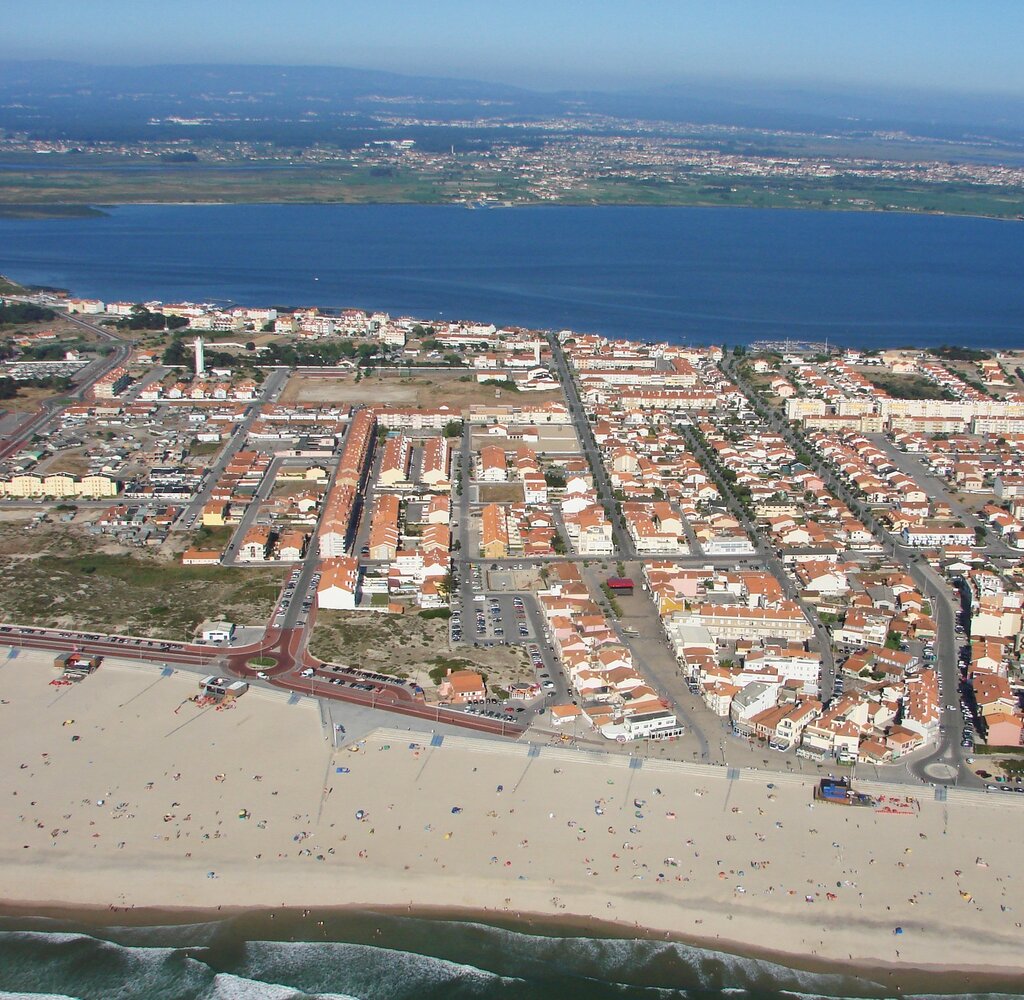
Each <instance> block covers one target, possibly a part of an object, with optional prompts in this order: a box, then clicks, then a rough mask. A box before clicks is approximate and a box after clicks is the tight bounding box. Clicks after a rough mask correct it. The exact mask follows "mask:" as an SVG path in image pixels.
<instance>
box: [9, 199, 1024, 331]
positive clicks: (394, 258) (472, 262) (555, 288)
mask: <svg viewBox="0 0 1024 1000" xmlns="http://www.w3.org/2000/svg"><path fill="white" fill-rule="evenodd" d="M0 272H2V273H5V274H8V275H9V276H11V277H13V278H15V279H18V280H21V281H25V282H29V283H36V284H46V285H56V286H59V287H64V288H68V289H70V290H72V292H73V293H74V294H76V295H85V296H95V297H98V298H104V299H118V300H121V299H123V300H132V301H139V300H142V299H149V298H159V299H163V300H164V301H178V300H181V299H191V300H199V301H219V302H239V303H245V304H268V303H269V304H276V305H318V306H321V307H344V306H355V307H360V308H367V309H383V310H387V311H389V312H391V313H392V314H410V315H415V316H419V317H423V318H428V319H432V318H438V317H441V318H445V319H455V318H459V319H474V320H482V321H489V322H494V323H497V324H499V325H501V324H518V325H522V326H530V327H537V328H543V329H561V328H566V327H568V328H571V329H575V330H578V331H593V332H599V333H604V334H609V335H616V336H629V337H633V338H639V339H669V340H673V341H678V342H694V343H708V342H716V343H722V342H727V343H748V342H750V341H752V340H758V339H763V338H773V339H777V338H785V337H790V338H797V339H805V340H817V341H822V340H825V339H828V340H829V341H830V342H831V343H837V344H839V343H841V344H851V345H859V346H864V347H878V346H892V345H902V344H907V345H921V346H926V345H934V344H941V343H967V344H975V345H981V344H984V345H986V346H990V347H1014V346H1015V347H1020V346H1024V286H1022V283H1021V275H1022V274H1024V223H1018V222H999V221H994V220H989V219H973V218H953V217H941V216H916V215H899V214H882V213H842V212H800V211H763V210H756V209H729V208H707V209H700V208H558V207H545V208H516V209H507V210H476V211H469V210H467V209H465V208H457V207H448V206H445V207H427V206H409V205H220V206H195V205H152V206H149V205H144V206H123V207H119V208H115V209H110V210H109V214H108V215H107V216H105V217H92V218H67V219H39V220H35V219H33V220H22V219H0Z"/></svg>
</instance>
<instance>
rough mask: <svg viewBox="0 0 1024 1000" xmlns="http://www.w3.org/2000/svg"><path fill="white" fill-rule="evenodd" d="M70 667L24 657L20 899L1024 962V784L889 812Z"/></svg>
mask: <svg viewBox="0 0 1024 1000" xmlns="http://www.w3.org/2000/svg"><path fill="white" fill-rule="evenodd" d="M52 676H53V671H52V669H51V667H50V661H49V658H47V657H42V656H38V655H29V654H22V655H21V656H19V657H18V658H17V659H15V660H8V661H6V662H3V661H0V699H2V701H3V704H2V705H0V829H2V830H3V836H2V838H0V882H2V885H3V887H4V888H3V895H4V897H5V898H6V900H7V901H8V902H10V903H21V904H25V903H36V904H37V905H42V904H52V905H56V904H63V905H67V906H75V905H100V906H117V907H122V906H139V907H156V908H164V907H188V908H208V907H210V908H215V907H218V906H224V907H228V906H244V907H257V906H269V907H277V906H281V905H289V906H330V905H345V904H350V905H368V906H382V905H393V906H394V905H398V906H411V907H414V908H416V907H421V906H425V905H432V906H442V907H469V908H473V909H475V910H480V909H488V910H491V911H498V912H501V913H502V914H504V913H508V914H517V913H518V914H523V915H525V914H538V915H543V916H544V917H545V918H549V917H553V916H558V917H564V918H582V919H587V918H597V919H600V920H613V921H619V922H621V923H623V924H625V925H627V926H631V925H636V926H638V927H645V928H652V929H655V930H657V931H659V932H664V933H669V934H672V935H673V936H676V935H680V936H684V937H688V938H694V939H699V940H701V941H710V942H711V943H712V944H716V945H717V946H718V947H720V948H723V949H729V948H730V947H735V948H736V949H737V950H745V949H749V948H754V947H756V948H758V949H766V950H773V951H777V952H780V953H786V954H789V955H794V956H801V957H805V958H808V959H811V958H813V959H814V960H817V961H831V960H842V961H853V962H856V963H858V964H861V965H871V966H876V965H878V964H880V963H889V962H892V963H898V964H901V965H906V966H908V967H923V966H949V967H958V968H965V967H969V966H970V967H986V968H989V969H993V970H996V969H999V970H1005V971H1018V972H1019V971H1020V970H1021V968H1022V966H1024V961H1022V957H1021V956H1022V955H1024V951H1022V944H1024V931H1022V929H1021V921H1022V919H1024V902H1021V900H1020V893H1019V889H1018V887H1019V884H1020V881H1021V879H1024V875H1021V874H1019V872H1018V869H1019V866H1018V865H1017V863H1016V861H1015V850H1014V847H1013V845H1015V844H1016V842H1017V840H1018V839H1019V836H1020V831H1021V830H1022V829H1024V810H1022V806H1024V803H1022V802H1018V801H1017V798H1016V797H1015V796H1005V797H1003V798H999V797H994V796H985V795H983V794H978V793H963V792H960V793H957V792H953V793H951V795H950V800H949V801H948V802H936V801H934V800H933V799H932V798H931V797H927V796H925V795H924V794H922V796H921V801H920V811H919V813H917V814H916V815H914V816H891V815H889V816H887V815H879V814H876V813H875V812H872V811H869V810H862V809H852V808H843V807H838V806H825V805H816V806H813V807H812V802H811V786H810V784H806V785H805V784H804V783H803V782H802V781H801V779H800V778H798V777H795V776H790V775H785V776H780V775H768V774H762V773H755V772H742V773H741V774H740V776H739V778H738V779H737V780H729V777H728V775H727V772H726V771H725V769H721V768H699V767H697V766H695V765H687V764H676V763H670V762H665V761H645V762H644V763H643V766H642V767H640V768H631V767H630V758H628V757H621V756H619V757H604V756H602V755H597V754H593V755H589V754H583V753H581V752H579V751H572V750H557V749H552V748H549V747H543V748H540V751H539V754H537V755H534V756H531V755H530V751H529V748H528V747H526V746H516V745H507V746H506V745H504V744H496V743H494V742H493V741H477V740H472V739H468V738H465V739H463V738H451V737H448V738H446V739H445V740H444V742H443V744H442V745H441V746H439V747H430V746H429V745H428V744H427V743H426V742H425V741H424V740H423V738H422V737H419V736H414V735H410V734H409V733H407V732H403V731H398V730H395V731H381V732H378V733H376V734H374V735H373V736H372V737H370V738H368V739H367V740H366V741H365V743H363V744H361V745H356V746H352V747H342V748H340V749H338V750H334V748H333V747H332V746H331V744H330V742H329V741H328V740H327V738H326V737H325V735H324V732H323V731H322V729H321V726H320V721H319V715H318V713H317V711H316V709H315V707H314V706H312V705H311V704H308V703H303V704H299V705H289V704H287V703H286V701H285V699H283V698H280V697H278V696H277V695H276V694H263V693H258V692H255V691H251V692H250V693H249V694H246V695H245V696H244V697H243V698H242V699H241V701H240V702H239V704H238V706H237V707H236V708H234V709H231V710H229V711H221V712H217V711H213V710H207V711H205V712H204V711H201V710H199V709H197V708H195V707H194V706H192V705H190V704H187V703H186V704H184V705H182V702H183V701H184V699H186V698H187V697H189V696H190V695H191V694H192V693H194V691H195V690H196V681H197V677H196V675H193V674H188V673H184V672H180V673H178V674H175V675H174V676H172V677H165V678H160V676H159V674H158V673H157V672H155V671H153V670H150V669H148V668H141V667H140V668H135V667H128V666H116V665H106V664H105V665H104V666H103V667H101V668H100V671H99V672H98V673H97V674H96V675H95V676H93V677H91V678H88V679H87V680H85V681H84V682H83V683H82V684H81V685H80V686H78V687H75V688H54V687H50V686H49V681H50V679H51V678H52ZM176 709H177V712H176V711H175V710H176ZM72 720H73V721H72ZM73 736H78V737H79V739H78V740H73V739H72V737H73ZM869 790H870V789H869ZM886 791H890V792H891V791H892V788H891V786H888V787H887V789H886ZM922 791H923V792H925V791H926V792H928V793H931V789H926V790H922ZM1022 798H1024V797H1022ZM598 810H600V811H598ZM240 817H241V818H240ZM897 928H900V929H901V933H899V934H897V933H896V929H897Z"/></svg>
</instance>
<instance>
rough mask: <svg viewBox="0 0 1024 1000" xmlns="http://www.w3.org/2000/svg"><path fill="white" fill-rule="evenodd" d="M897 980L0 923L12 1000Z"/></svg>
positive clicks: (373, 917)
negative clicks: (25, 999)
mask: <svg viewBox="0 0 1024 1000" xmlns="http://www.w3.org/2000/svg"><path fill="white" fill-rule="evenodd" d="M321 921H322V922H321ZM885 978H886V973H884V972H882V973H879V974H878V977H877V979H878V980H879V981H876V980H875V979H874V978H872V976H871V975H870V974H869V973H864V974H856V973H854V972H852V971H837V972H834V973H828V972H807V971H800V970H796V969H791V968H787V967H786V966H785V965H781V964H778V963H774V962H770V961H767V960H763V959H755V958H746V957H739V956H735V955H729V954H726V953H723V952H716V951H708V950H703V949H700V948H696V947H692V946H690V945H686V944H680V943H674V942H660V941H653V940H629V939H622V938H600V937H589V936H580V935H575V934H568V933H565V932H564V931H563V932H561V933H558V932H557V931H556V930H554V929H552V928H547V929H545V930H543V931H541V930H538V929H533V928H527V927H525V926H523V927H520V928H519V929H515V928H511V927H504V928H503V927H496V926H491V925H488V924H484V923H479V922H474V921H464V920H449V919H440V918H425V917H419V916H405V915H403V916H395V915H393V914H375V913H353V912H348V913H344V914H338V913H335V914H334V915H333V916H331V915H326V916H317V915H316V914H312V915H309V916H307V917H303V916H301V915H300V914H291V915H288V914H284V913H282V914H279V915H278V920H277V922H276V925H275V922H274V921H271V920H270V919H269V917H268V915H267V914H265V913H264V914H260V915H255V914H253V915H243V916H237V917H231V918H228V919H225V920H222V921H217V922H211V923H204V924H185V925H180V926H163V927H132V928H127V927H121V928H116V927H115V928H107V929H104V930H98V929H95V928H93V929H91V930H86V929H85V928H84V927H78V928H75V927H74V925H71V924H57V923H54V922H52V921H38V920H28V921H26V920H20V919H19V920H14V919H6V920H0V998H9V997H22V996H33V997H39V996H59V997H76V998H82V1000H129V998H130V1000H135V998H146V1000H163V998H168V1000H170V998H174V1000H199V998H204V1000H206V998H209V1000H220V998H223V1000H256V998H259V1000H302V998H312V997H317V998H335V997H339V998H344V997H353V998H358V1000H406V998H408V1000H413V998H415V1000H435V998H436V1000H463V998H466V1000H469V998H473V1000H476V998H480V1000H490V998H509V1000H575V998H580V1000H605V998H608V1000H612V998H615V1000H646V998H651V1000H654V998H668V997H686V998H705V997H718V996H722V995H728V996H729V997H732V998H739V1000H743V998H751V1000H770V998H776V997H786V998H800V997H836V998H840V997H842V998H845V997H864V998H880V997H885V996H888V995H894V992H895V991H893V990H887V989H886V987H885V985H884V982H885ZM951 985H952V984H951ZM954 988H955V987H954ZM959 988H961V989H962V984H961V985H960V987H959ZM900 995H901V996H902V995H905V996H914V995H915V994H913V993H906V994H900ZM933 995H934V994H933ZM943 995H946V994H943ZM951 995H958V996H971V997H976V996H977V997H981V996H991V997H1000V996H1006V997H1009V996H1013V995H1016V994H1014V993H1013V992H1012V987H1008V988H1007V992H1005V993H989V994H980V993H977V994H963V993H960V994H956V993H952V994H951Z"/></svg>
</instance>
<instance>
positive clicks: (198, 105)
mask: <svg viewBox="0 0 1024 1000" xmlns="http://www.w3.org/2000/svg"><path fill="white" fill-rule="evenodd" d="M385 113H386V114H391V115H400V116H403V117H406V118H419V119H426V118H429V119H431V120H432V121H435V122H437V121H440V122H455V121H465V120H466V119H474V120H492V121H516V122H526V123H529V122H530V121H531V120H536V119H539V118H545V119H551V118H558V117H565V116H573V117H574V118H579V117H580V116H583V115H591V116H599V115H612V116H618V117H625V118H636V119H643V120H647V121H665V122H683V121H689V122H695V123H705V124H712V123H715V124H722V125H729V126H739V127H749V128H757V129H780V130H782V129H793V130H801V131H818V132H821V131H827V132H833V133H840V134H847V135H853V136H855V135H857V134H858V133H859V132H861V131H866V130H875V131H877V130H885V129H891V130H893V131H899V130H907V131H911V132H913V133H914V134H916V135H924V136H928V137H933V138H938V139H941V140H946V141H963V140H966V139H969V140H972V141H973V140H977V139H978V138H979V136H980V137H982V138H983V139H985V141H986V142H991V143H992V144H994V145H995V146H996V147H1000V146H1002V145H1004V144H1005V145H1006V147H1007V148H1008V149H1015V150H1018V151H1019V150H1020V149H1021V148H1024V99H1021V98H1017V97H1008V96H1002V97H998V96H963V95H952V94H932V93H908V92H905V91H901V92H894V91H868V90H854V89H850V90H847V91H843V90H839V89H837V88H835V87H832V88H829V89H823V88H817V87H812V86H802V87H797V86H789V87H786V86H780V85H774V86H765V85H763V84H757V83H742V82H736V83H728V84H726V83H710V82H708V81H703V80H691V81H685V82H681V83H677V84H673V85H672V86H666V87H661V88H655V89H646V90H637V91H634V92H625V91H623V92H614V93H613V92H595V91H579V92H560V93H541V92H537V91H533V90H530V89H528V88H526V87H513V86H508V85H505V84H498V83H486V82H482V81H479V80H459V79H448V78H440V77H425V76H406V75H403V74H399V73H390V72H384V71H380V70H365V69H353V68H346V67H324V66H209V65H195V66H189V65H180V66H90V65H86V64H81V63H71V62H45V61H43V62H17V61H9V62H0V129H4V130H8V131H16V132H29V133H31V134H32V135H33V136H35V137H39V138H43V139H59V138H62V139H72V140H79V141H82V142H88V141H100V140H112V141H124V142H133V141H139V140H143V139H164V140H166V139H174V138H187V139H197V138H200V139H214V140H219V139H225V140H247V139H250V140H260V141H273V142H277V143H279V144H281V145H283V146H288V145H294V146H298V147H303V146H306V145H308V144H310V143H312V142H327V143H334V144H338V145H341V146H345V145H348V144H350V143H351V144H357V143H359V142H363V141H365V130H375V129H379V128H380V123H379V121H377V120H376V118H375V116H377V115H380V114H385ZM445 139H449V137H445ZM460 139H461V140H463V141H465V140H466V137H465V136H464V135H463V136H460V135H459V133H458V131H457V130H456V131H455V132H454V133H453V135H452V136H451V137H450V140H449V141H455V142H458V141H460ZM442 141H443V140H442ZM953 152H955V151H953ZM951 155H952V153H951Z"/></svg>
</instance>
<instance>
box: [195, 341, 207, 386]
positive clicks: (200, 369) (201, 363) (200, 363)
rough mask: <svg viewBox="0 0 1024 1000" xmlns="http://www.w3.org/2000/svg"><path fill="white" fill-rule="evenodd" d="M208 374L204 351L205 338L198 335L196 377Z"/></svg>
mask: <svg viewBox="0 0 1024 1000" xmlns="http://www.w3.org/2000/svg"><path fill="white" fill-rule="evenodd" d="M205 374H206V357H205V355H204V353H203V338H202V337H196V378H202V377H203V376H204V375H205Z"/></svg>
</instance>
